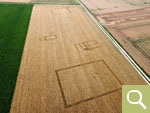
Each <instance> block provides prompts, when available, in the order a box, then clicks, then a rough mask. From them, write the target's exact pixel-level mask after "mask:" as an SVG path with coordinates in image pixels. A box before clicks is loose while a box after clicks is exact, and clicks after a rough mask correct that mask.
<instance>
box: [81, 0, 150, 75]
mask: <svg viewBox="0 0 150 113" xmlns="http://www.w3.org/2000/svg"><path fill="white" fill-rule="evenodd" d="M82 2H83V3H84V4H85V5H86V6H87V7H88V8H89V9H90V11H91V12H92V13H93V14H94V16H95V17H96V18H97V19H98V20H99V21H100V23H101V24H103V25H104V26H105V27H106V28H107V30H108V31H109V32H110V33H111V34H112V35H113V36H114V37H115V38H116V39H117V40H118V41H119V43H120V44H121V45H122V46H123V47H124V48H125V50H126V51H127V52H128V53H129V54H130V55H131V56H132V57H133V58H134V60H135V61H136V62H137V63H138V64H139V65H140V66H141V67H142V68H143V69H144V70H145V72H146V73H147V74H148V75H150V32H149V29H150V20H149V18H150V8H149V6H150V2H149V1H148V0H124V1H121V0H114V1H113V0H105V1H104V0H99V1H98V0H94V1H93V0H88V1H85V0H82ZM94 3H95V4H94ZM98 3H99V4H98ZM101 3H104V4H103V5H101Z"/></svg>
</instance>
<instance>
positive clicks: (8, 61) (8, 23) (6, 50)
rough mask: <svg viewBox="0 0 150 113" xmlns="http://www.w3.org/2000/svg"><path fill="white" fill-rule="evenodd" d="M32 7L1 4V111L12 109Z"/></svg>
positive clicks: (30, 5) (29, 5)
mask: <svg viewBox="0 0 150 113" xmlns="http://www.w3.org/2000/svg"><path fill="white" fill-rule="evenodd" d="M32 7H33V5H32V4H28V5H27V4H0V113H8V112H9V110H10V106H11V102H12V97H13V93H14V89H15V85H16V79H17V75H18V71H19V67H20V61H21V56H22V52H23V48H24V43H25V39H26V34H27V30H28V25H29V21H30V16H31V12H32Z"/></svg>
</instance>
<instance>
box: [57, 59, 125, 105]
mask: <svg viewBox="0 0 150 113" xmlns="http://www.w3.org/2000/svg"><path fill="white" fill-rule="evenodd" d="M55 72H56V76H57V80H58V83H59V87H60V90H61V94H62V98H63V101H64V105H65V108H68V107H72V106H74V105H78V104H82V103H84V102H87V101H91V100H93V99H96V98H99V97H101V96H104V95H108V94H110V93H113V92H116V91H118V90H120V88H121V85H122V83H121V81H120V80H119V79H118V77H117V76H116V74H115V73H114V72H113V71H112V70H111V69H110V68H109V66H108V65H107V64H106V62H105V61H104V60H98V61H94V62H89V63H85V64H80V65H75V66H72V67H67V68H63V69H59V70H56V71H55ZM110 78H111V79H110ZM87 79H88V80H87ZM89 85H90V86H89ZM101 86H103V87H101Z"/></svg>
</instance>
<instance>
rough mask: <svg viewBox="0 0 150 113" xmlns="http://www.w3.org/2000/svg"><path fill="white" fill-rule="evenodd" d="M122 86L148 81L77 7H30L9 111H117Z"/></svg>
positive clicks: (141, 45) (49, 112) (110, 112)
mask: <svg viewBox="0 0 150 113" xmlns="http://www.w3.org/2000/svg"><path fill="white" fill-rule="evenodd" d="M37 18H38V19H37ZM137 45H138V46H139V47H141V48H145V47H146V46H145V45H144V46H143V42H139V43H138V44H137ZM124 84H129V85H132V84H134V85H135V84H140V85H142V84H143V85H144V84H146V82H145V81H144V79H143V78H142V77H141V76H140V75H139V74H138V73H137V71H136V70H135V69H134V68H133V67H132V65H131V64H130V63H129V62H128V61H127V60H126V59H125V58H124V56H123V55H122V54H121V53H120V52H119V51H118V50H117V49H116V47H115V46H114V45H113V44H112V42H111V41H110V40H109V39H108V38H107V37H106V35H105V34H104V33H103V32H102V31H101V30H100V29H99V28H98V27H97V25H96V24H95V23H94V22H93V21H92V20H91V19H90V18H89V16H88V15H87V14H86V13H85V11H84V10H83V9H82V8H81V7H80V6H52V5H35V6H34V8H33V12H32V16H31V21H30V26H29V30H28V34H27V39H26V44H25V48H24V53H23V57H22V62H21V67H20V71H19V75H18V80H17V84H16V89H15V93H14V97H13V102H12V106H11V113H121V108H122V106H121V86H122V85H124Z"/></svg>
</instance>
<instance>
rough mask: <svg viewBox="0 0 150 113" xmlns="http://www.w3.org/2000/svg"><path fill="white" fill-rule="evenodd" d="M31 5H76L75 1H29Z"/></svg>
mask: <svg viewBox="0 0 150 113" xmlns="http://www.w3.org/2000/svg"><path fill="white" fill-rule="evenodd" d="M31 2H32V3H36V4H43V3H45V4H52V5H78V4H79V3H78V1H77V0H31Z"/></svg>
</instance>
